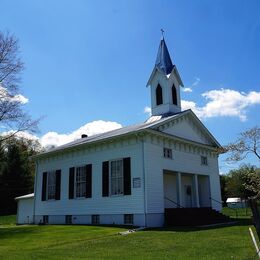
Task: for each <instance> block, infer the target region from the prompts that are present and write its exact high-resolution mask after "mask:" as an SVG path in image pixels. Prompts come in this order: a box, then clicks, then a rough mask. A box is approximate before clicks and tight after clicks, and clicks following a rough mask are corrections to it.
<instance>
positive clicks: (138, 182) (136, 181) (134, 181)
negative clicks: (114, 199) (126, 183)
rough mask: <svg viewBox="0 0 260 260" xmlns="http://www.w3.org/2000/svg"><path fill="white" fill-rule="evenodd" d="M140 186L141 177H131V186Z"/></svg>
mask: <svg viewBox="0 0 260 260" xmlns="http://www.w3.org/2000/svg"><path fill="white" fill-rule="evenodd" d="M140 187H141V178H133V188H140Z"/></svg>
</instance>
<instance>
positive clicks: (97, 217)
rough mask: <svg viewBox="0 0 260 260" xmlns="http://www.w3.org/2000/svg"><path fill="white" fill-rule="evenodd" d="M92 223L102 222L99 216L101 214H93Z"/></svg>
mask: <svg viewBox="0 0 260 260" xmlns="http://www.w3.org/2000/svg"><path fill="white" fill-rule="evenodd" d="M91 223H92V225H98V224H100V217H99V215H92V216H91Z"/></svg>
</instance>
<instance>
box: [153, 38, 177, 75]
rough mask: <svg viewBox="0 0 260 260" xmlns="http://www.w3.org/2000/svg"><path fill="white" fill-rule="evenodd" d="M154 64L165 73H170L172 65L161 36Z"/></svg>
mask: <svg viewBox="0 0 260 260" xmlns="http://www.w3.org/2000/svg"><path fill="white" fill-rule="evenodd" d="M155 66H156V67H157V68H158V69H160V70H162V71H163V72H164V73H165V74H166V75H168V74H170V73H171V72H172V69H173V67H174V65H173V64H172V60H171V57H170V54H169V52H168V49H167V46H166V43H165V41H164V38H163V37H162V39H161V42H160V46H159V49H158V53H157V58H156V62H155Z"/></svg>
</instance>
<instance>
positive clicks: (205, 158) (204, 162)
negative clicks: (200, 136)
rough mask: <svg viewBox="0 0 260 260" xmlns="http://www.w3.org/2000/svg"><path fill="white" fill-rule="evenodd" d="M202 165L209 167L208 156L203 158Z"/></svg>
mask: <svg viewBox="0 0 260 260" xmlns="http://www.w3.org/2000/svg"><path fill="white" fill-rule="evenodd" d="M201 164H202V165H208V158H207V157H206V156H201Z"/></svg>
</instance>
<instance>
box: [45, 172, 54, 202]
mask: <svg viewBox="0 0 260 260" xmlns="http://www.w3.org/2000/svg"><path fill="white" fill-rule="evenodd" d="M51 175H53V176H52V178H51ZM51 180H52V181H53V180H54V181H53V183H49V182H51ZM46 186H47V190H46V200H55V198H56V171H49V172H47V185H46Z"/></svg>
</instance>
